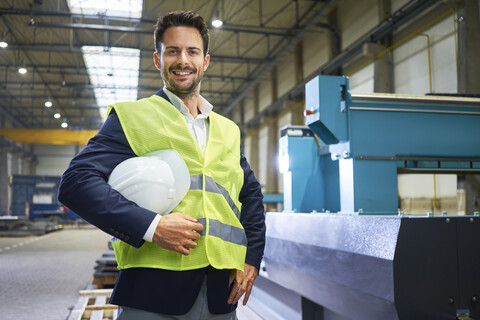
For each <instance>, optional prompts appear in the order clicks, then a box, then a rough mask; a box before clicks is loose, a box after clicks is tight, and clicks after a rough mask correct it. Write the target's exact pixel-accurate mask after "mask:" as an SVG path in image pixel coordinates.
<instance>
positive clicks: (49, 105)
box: [45, 100, 52, 108]
mask: <svg viewBox="0 0 480 320" xmlns="http://www.w3.org/2000/svg"><path fill="white" fill-rule="evenodd" d="M51 106H52V102H51V101H50V100H47V101H46V102H45V107H47V108H50V107H51Z"/></svg>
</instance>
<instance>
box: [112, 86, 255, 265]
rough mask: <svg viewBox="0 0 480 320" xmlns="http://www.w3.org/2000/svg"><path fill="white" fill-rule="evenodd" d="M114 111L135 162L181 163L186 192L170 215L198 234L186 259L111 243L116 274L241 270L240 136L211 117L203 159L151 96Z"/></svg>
mask: <svg viewBox="0 0 480 320" xmlns="http://www.w3.org/2000/svg"><path fill="white" fill-rule="evenodd" d="M112 108H113V109H115V112H116V114H117V115H118V118H119V120H120V124H121V126H122V128H123V131H124V133H125V136H126V137H127V140H128V143H129V144H130V147H131V148H132V150H133V151H134V152H135V154H136V155H137V156H141V155H143V154H145V153H148V152H151V151H154V150H161V149H173V150H176V151H177V152H178V153H180V155H181V156H182V157H183V159H184V160H185V163H186V164H187V167H188V170H189V173H190V177H191V186H190V190H189V191H188V192H187V195H186V196H185V198H184V199H183V200H182V201H181V202H180V204H179V205H178V206H177V207H176V208H175V209H174V210H173V211H172V212H180V213H183V214H187V215H189V216H191V217H193V218H195V219H198V221H199V222H200V223H202V224H203V226H204V231H203V233H202V235H201V237H200V240H198V241H197V244H198V245H197V247H196V248H193V249H190V254H189V255H188V256H185V255H182V254H180V253H178V252H175V251H171V250H166V249H163V248H161V247H160V246H158V245H157V244H156V243H154V242H145V243H144V244H143V245H142V246H141V247H140V248H135V247H133V246H130V245H129V244H127V243H125V242H123V241H120V240H118V241H113V248H114V250H115V257H116V259H117V264H118V268H119V269H127V268H138V267H143V268H160V269H168V270H178V271H181V270H191V269H198V268H202V267H205V266H208V265H211V266H213V267H214V268H216V269H238V270H243V265H244V262H245V255H246V245H247V239H246V236H245V231H244V230H243V227H242V225H241V223H240V210H241V203H240V201H239V199H238V197H239V193H240V190H241V188H242V186H243V177H244V176H243V175H244V172H243V169H242V168H241V166H240V130H239V128H238V126H237V125H236V124H235V123H234V122H233V121H231V120H229V119H227V118H225V117H223V116H221V115H219V114H217V113H215V112H213V111H212V112H211V113H210V116H209V121H210V122H209V137H208V142H207V147H206V150H205V153H203V152H202V151H201V150H200V148H199V146H198V144H197V142H196V141H195V139H194V138H193V136H192V134H191V133H190V131H189V129H188V127H187V122H186V119H185V117H184V116H183V115H182V114H181V113H180V112H179V111H178V110H177V109H176V108H175V107H174V106H173V105H172V104H171V103H169V102H168V101H166V100H165V99H163V98H162V97H159V96H157V95H154V96H151V97H149V98H145V99H141V100H139V101H136V102H122V103H117V104H114V105H111V106H109V109H108V111H109V112H110V110H111V109H112Z"/></svg>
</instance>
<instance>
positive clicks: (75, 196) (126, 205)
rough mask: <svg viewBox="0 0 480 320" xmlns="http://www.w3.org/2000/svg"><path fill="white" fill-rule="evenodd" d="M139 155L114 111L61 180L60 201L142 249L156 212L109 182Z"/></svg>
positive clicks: (95, 223)
mask: <svg viewBox="0 0 480 320" xmlns="http://www.w3.org/2000/svg"><path fill="white" fill-rule="evenodd" d="M135 156H136V155H135V153H134V152H133V150H132V149H131V148H130V145H129V144H128V141H127V138H126V136H125V134H124V132H123V130H122V127H121V125H120V122H119V120H118V116H117V115H116V114H115V113H114V111H113V110H112V112H111V113H110V115H109V116H108V118H107V120H106V121H105V123H104V125H103V126H102V128H101V129H100V130H99V132H98V133H97V134H96V135H95V136H94V137H93V138H91V139H90V141H89V142H88V144H87V146H86V147H85V148H84V149H83V150H82V151H81V152H80V153H79V154H78V155H77V156H75V157H74V158H73V160H72V161H71V162H70V165H69V166H68V168H67V170H66V171H65V173H64V174H63V176H62V178H61V181H60V186H59V191H58V200H59V201H60V202H61V203H63V204H64V205H65V206H67V207H68V208H69V209H71V210H72V211H74V212H75V213H77V214H78V215H79V216H81V217H82V218H84V219H85V220H86V221H88V222H89V223H91V224H93V225H94V226H96V227H98V228H99V229H101V230H103V231H104V232H106V233H108V234H110V235H112V236H114V237H116V238H118V239H120V240H123V241H125V242H126V243H128V244H130V245H132V246H134V247H137V248H138V247H140V246H141V245H142V244H143V243H144V240H143V236H144V234H145V232H146V230H147V229H148V227H149V225H150V223H151V222H152V220H153V219H154V218H155V216H156V213H155V212H152V211H149V210H146V209H143V208H141V207H139V206H138V205H136V204H135V203H134V202H132V201H129V200H127V199H126V198H125V197H123V196H122V195H121V194H120V193H119V192H118V191H116V190H114V189H112V187H110V185H109V184H108V183H107V180H108V176H109V175H110V173H111V172H112V170H113V169H114V168H115V167H116V166H117V165H118V164H119V163H120V162H122V161H124V160H126V159H129V158H132V157H135Z"/></svg>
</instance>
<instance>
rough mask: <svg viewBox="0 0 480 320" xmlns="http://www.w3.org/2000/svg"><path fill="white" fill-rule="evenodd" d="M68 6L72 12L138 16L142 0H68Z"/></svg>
mask: <svg viewBox="0 0 480 320" xmlns="http://www.w3.org/2000/svg"><path fill="white" fill-rule="evenodd" d="M68 6H69V7H70V11H71V12H73V13H79V14H88V15H107V16H115V17H129V18H140V17H142V6H143V0H68Z"/></svg>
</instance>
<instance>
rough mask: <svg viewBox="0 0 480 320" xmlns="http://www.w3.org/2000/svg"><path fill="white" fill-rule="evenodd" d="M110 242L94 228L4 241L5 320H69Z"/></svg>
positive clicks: (246, 319) (0, 277)
mask: <svg viewBox="0 0 480 320" xmlns="http://www.w3.org/2000/svg"><path fill="white" fill-rule="evenodd" d="M109 239H110V236H109V235H107V234H105V233H103V232H101V231H99V230H98V229H94V228H91V227H83V228H81V229H64V230H62V231H56V232H53V233H49V234H47V235H44V236H39V237H14V238H13V237H12V238H9V237H0V319H2V320H3V319H5V320H24V319H25V320H31V319H42V320H65V319H67V317H68V315H69V313H70V309H71V308H72V307H73V306H74V304H75V303H76V301H77V300H78V297H79V296H78V291H79V290H83V289H85V288H86V287H87V286H88V285H89V284H90V283H91V281H92V275H93V267H94V265H95V260H96V259H97V258H99V257H100V256H101V255H102V253H103V252H104V251H105V250H106V249H107V242H108V240H109ZM237 314H238V319H239V320H260V319H262V318H260V317H258V316H257V315H256V314H255V313H254V312H253V311H252V310H250V309H249V308H248V306H247V307H243V306H239V308H238V312H237Z"/></svg>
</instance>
